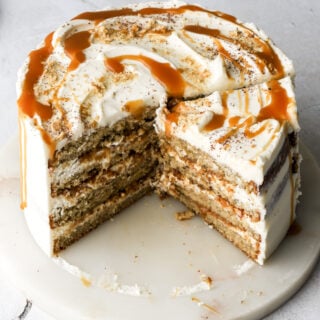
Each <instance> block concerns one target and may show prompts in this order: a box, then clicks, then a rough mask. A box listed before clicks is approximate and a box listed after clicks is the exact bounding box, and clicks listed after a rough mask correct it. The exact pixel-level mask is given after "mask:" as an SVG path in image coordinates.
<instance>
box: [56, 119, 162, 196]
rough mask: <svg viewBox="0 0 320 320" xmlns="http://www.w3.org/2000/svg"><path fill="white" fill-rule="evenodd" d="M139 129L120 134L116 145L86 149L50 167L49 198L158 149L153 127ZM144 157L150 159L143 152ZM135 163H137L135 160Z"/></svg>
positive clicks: (142, 125) (113, 170)
mask: <svg viewBox="0 0 320 320" xmlns="http://www.w3.org/2000/svg"><path fill="white" fill-rule="evenodd" d="M141 127H142V128H140V129H139V130H137V131H134V132H131V133H130V134H129V135H126V136H125V135H124V136H123V138H122V140H121V141H118V143H116V144H112V142H110V146H104V147H101V148H98V147H97V148H95V149H93V150H89V151H88V152H86V153H85V154H84V155H82V156H80V157H79V158H76V159H72V160H68V161H64V162H63V163H61V164H58V165H57V166H56V167H55V168H50V176H51V181H52V182H51V195H52V196H53V197H55V196H57V195H59V194H61V193H63V190H64V189H68V190H69V189H71V188H74V187H76V186H78V185H79V184H81V183H84V182H85V181H92V178H94V177H97V176H99V174H100V173H101V172H102V171H104V172H106V171H107V170H110V171H111V172H115V171H117V169H118V167H119V164H121V162H122V161H123V160H125V159H129V158H130V157H132V156H134V155H139V154H140V155H141V154H143V152H145V151H146V150H152V149H153V150H154V152H157V150H158V138H157V136H156V133H155V132H154V129H153V127H151V128H148V130H146V128H145V126H144V123H142V124H141ZM146 156H147V157H149V156H151V155H150V152H147V154H146ZM137 161H138V160H137Z"/></svg>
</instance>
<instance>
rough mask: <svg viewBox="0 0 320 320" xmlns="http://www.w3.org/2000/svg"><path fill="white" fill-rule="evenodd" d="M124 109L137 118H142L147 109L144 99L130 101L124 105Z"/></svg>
mask: <svg viewBox="0 0 320 320" xmlns="http://www.w3.org/2000/svg"><path fill="white" fill-rule="evenodd" d="M124 110H125V111H127V112H129V113H131V114H132V115H133V116H134V117H135V118H140V117H141V116H142V114H143V111H144V110H145V104H144V101H143V100H132V101H128V102H127V103H126V104H125V105H124Z"/></svg>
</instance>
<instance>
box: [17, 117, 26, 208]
mask: <svg viewBox="0 0 320 320" xmlns="http://www.w3.org/2000/svg"><path fill="white" fill-rule="evenodd" d="M22 117H23V115H21V114H20V112H19V134H20V139H19V149H20V199H21V203H20V208H21V210H24V209H25V208H26V207H27V155H26V152H27V149H26V147H27V136H26V128H25V125H24V122H23V119H22Z"/></svg>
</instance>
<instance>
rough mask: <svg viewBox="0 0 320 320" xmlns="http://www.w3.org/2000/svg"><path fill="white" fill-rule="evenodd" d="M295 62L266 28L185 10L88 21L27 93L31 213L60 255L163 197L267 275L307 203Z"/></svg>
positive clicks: (51, 39)
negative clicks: (132, 208) (302, 202)
mask: <svg viewBox="0 0 320 320" xmlns="http://www.w3.org/2000/svg"><path fill="white" fill-rule="evenodd" d="M293 76H294V69H293V65H292V62H291V61H290V60H289V59H288V58H287V57H286V56H285V55H284V53H283V52H282V51H281V50H280V49H278V48H277V47H276V46H275V45H274V43H273V42H272V41H271V40H270V39H269V38H268V37H267V36H266V35H265V34H264V33H263V32H262V31H261V30H259V29H257V28H256V27H255V26H254V25H253V24H250V23H243V22H240V21H239V20H238V19H236V18H235V17H233V16H231V15H228V14H225V13H222V12H219V11H211V10H207V9H205V8H202V7H200V6H197V5H190V4H185V3H181V2H162V3H142V4H135V5H129V6H126V7H123V8H119V9H110V10H104V11H95V12H84V13H82V14H80V15H78V16H76V17H75V18H73V19H72V20H70V21H68V22H67V23H65V24H63V25H62V26H61V27H59V28H58V29H57V30H56V31H54V32H52V33H50V34H49V35H48V36H47V37H46V38H45V39H44V41H43V42H42V43H41V44H40V46H39V47H38V48H37V49H35V50H33V51H32V52H31V53H30V54H29V57H28V59H27V60H26V62H25V63H24V65H23V67H22V68H21V70H20V72H19V79H18V83H17V92H18V110H19V125H20V149H21V150H20V154H21V198H22V201H21V207H22V209H24V211H25V217H26V220H27V223H28V226H29V228H30V230H31V233H32V234H33V236H34V238H35V239H36V241H37V242H38V244H39V245H40V246H41V248H42V249H43V250H44V251H45V252H46V253H47V254H49V255H54V254H58V253H59V251H61V250H62V249H64V248H66V247H68V246H69V245H70V244H72V243H73V242H75V241H76V240H78V239H79V238H81V237H83V236H84V235H85V234H86V233H88V232H89V231H91V230H92V229H94V228H96V227H97V226H98V225H100V224H101V223H102V222H104V221H106V220H108V219H110V218H111V217H112V216H113V215H115V214H117V213H118V212H120V211H121V210H122V209H123V208H125V207H128V206H129V205H130V204H132V203H133V202H135V201H136V200H138V199H139V198H141V197H143V196H144V195H145V194H147V193H149V192H151V191H152V190H155V191H156V192H158V193H160V194H167V195H170V196H173V197H174V198H176V199H178V200H180V201H181V202H183V203H184V204H185V205H186V206H187V207H188V209H189V210H191V211H192V212H194V213H195V214H197V215H199V216H201V217H202V218H203V219H204V220H205V221H206V222H207V223H208V224H210V225H212V226H213V227H214V228H215V229H216V230H218V231H219V232H220V233H221V234H222V235H223V236H224V237H226V238H227V239H228V240H230V241H231V242H233V243H234V244H235V246H237V247H238V248H240V249H241V250H242V251H243V252H245V253H246V254H247V255H248V256H249V257H250V258H252V259H253V260H255V261H257V262H258V263H259V264H263V263H264V261H265V259H267V258H268V257H269V256H270V255H271V253H272V252H273V251H274V250H275V249H276V247H277V246H278V245H279V243H280V242H281V240H282V239H283V238H284V236H285V235H286V233H287V230H288V228H289V226H290V225H291V224H292V222H293V221H294V219H295V207H296V202H297V196H298V194H299V191H298V190H299V184H300V182H299V163H300V156H299V150H298V135H297V133H298V131H299V125H298V121H297V107H296V101H295V96H294V90H293V84H292V78H293Z"/></svg>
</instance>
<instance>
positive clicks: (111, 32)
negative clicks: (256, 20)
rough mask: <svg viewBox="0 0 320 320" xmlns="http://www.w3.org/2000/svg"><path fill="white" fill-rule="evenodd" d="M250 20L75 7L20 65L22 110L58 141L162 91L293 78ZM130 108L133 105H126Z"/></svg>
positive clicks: (160, 8) (159, 98) (184, 9)
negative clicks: (79, 9) (75, 12)
mask: <svg viewBox="0 0 320 320" xmlns="http://www.w3.org/2000/svg"><path fill="white" fill-rule="evenodd" d="M293 73H294V70H293V66H292V63H291V61H290V60H289V59H288V58H287V57H286V56H285V55H284V54H283V53H282V52H281V51H280V50H279V49H278V48H277V47H276V46H275V45H274V44H273V43H272V42H271V40H270V39H269V38H268V37H267V36H266V35H265V34H264V33H263V32H262V31H260V30H258V29H257V28H256V27H255V26H254V25H252V24H248V23H242V22H240V21H238V20H237V19H236V18H235V17H233V16H230V15H228V14H225V13H222V12H218V11H209V10H207V9H204V8H202V7H199V6H195V5H187V4H184V3H180V2H165V3H142V4H136V5H131V6H127V7H125V8H120V9H112V10H105V11H97V12H85V13H82V14H80V15H78V16H76V17H75V18H73V19H72V20H71V21H69V22H67V23H65V24H64V25H62V26H61V27H59V28H58V29H57V30H56V31H55V32H53V33H51V34H49V35H48V36H47V37H46V39H45V40H44V42H43V43H42V44H41V45H40V46H39V47H38V49H36V50H34V51H32V52H31V53H30V55H29V57H28V59H27V60H26V62H25V64H24V66H23V67H22V68H21V70H20V72H19V80H18V86H17V90H18V96H19V97H18V106H19V111H20V112H19V114H20V116H25V117H26V118H30V119H31V120H32V122H33V124H34V125H35V126H36V127H38V128H39V129H40V130H41V132H42V135H43V137H44V139H45V140H46V141H47V142H48V143H49V144H50V143H54V145H55V147H57V148H60V147H62V146H63V145H64V143H65V142H66V141H67V139H70V138H72V139H77V138H79V137H80V136H81V135H82V134H83V133H84V132H86V131H87V130H94V129H96V128H97V127H101V126H105V125H112V124H113V123H115V122H116V121H118V120H119V119H121V118H123V117H126V116H127V115H129V114H130V112H131V111H132V110H131V109H130V108H129V107H128V106H134V107H138V108H143V107H146V106H151V107H156V106H159V105H161V104H164V103H165V102H166V101H167V99H168V98H170V97H175V98H182V99H184V100H186V99H189V98H196V97H199V96H206V95H210V94H212V93H213V92H215V91H221V90H231V89H238V88H243V87H250V86H252V85H255V84H260V83H263V82H265V81H270V80H272V79H280V78H283V77H284V76H287V75H289V76H292V75H293ZM133 109H134V108H133Z"/></svg>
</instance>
